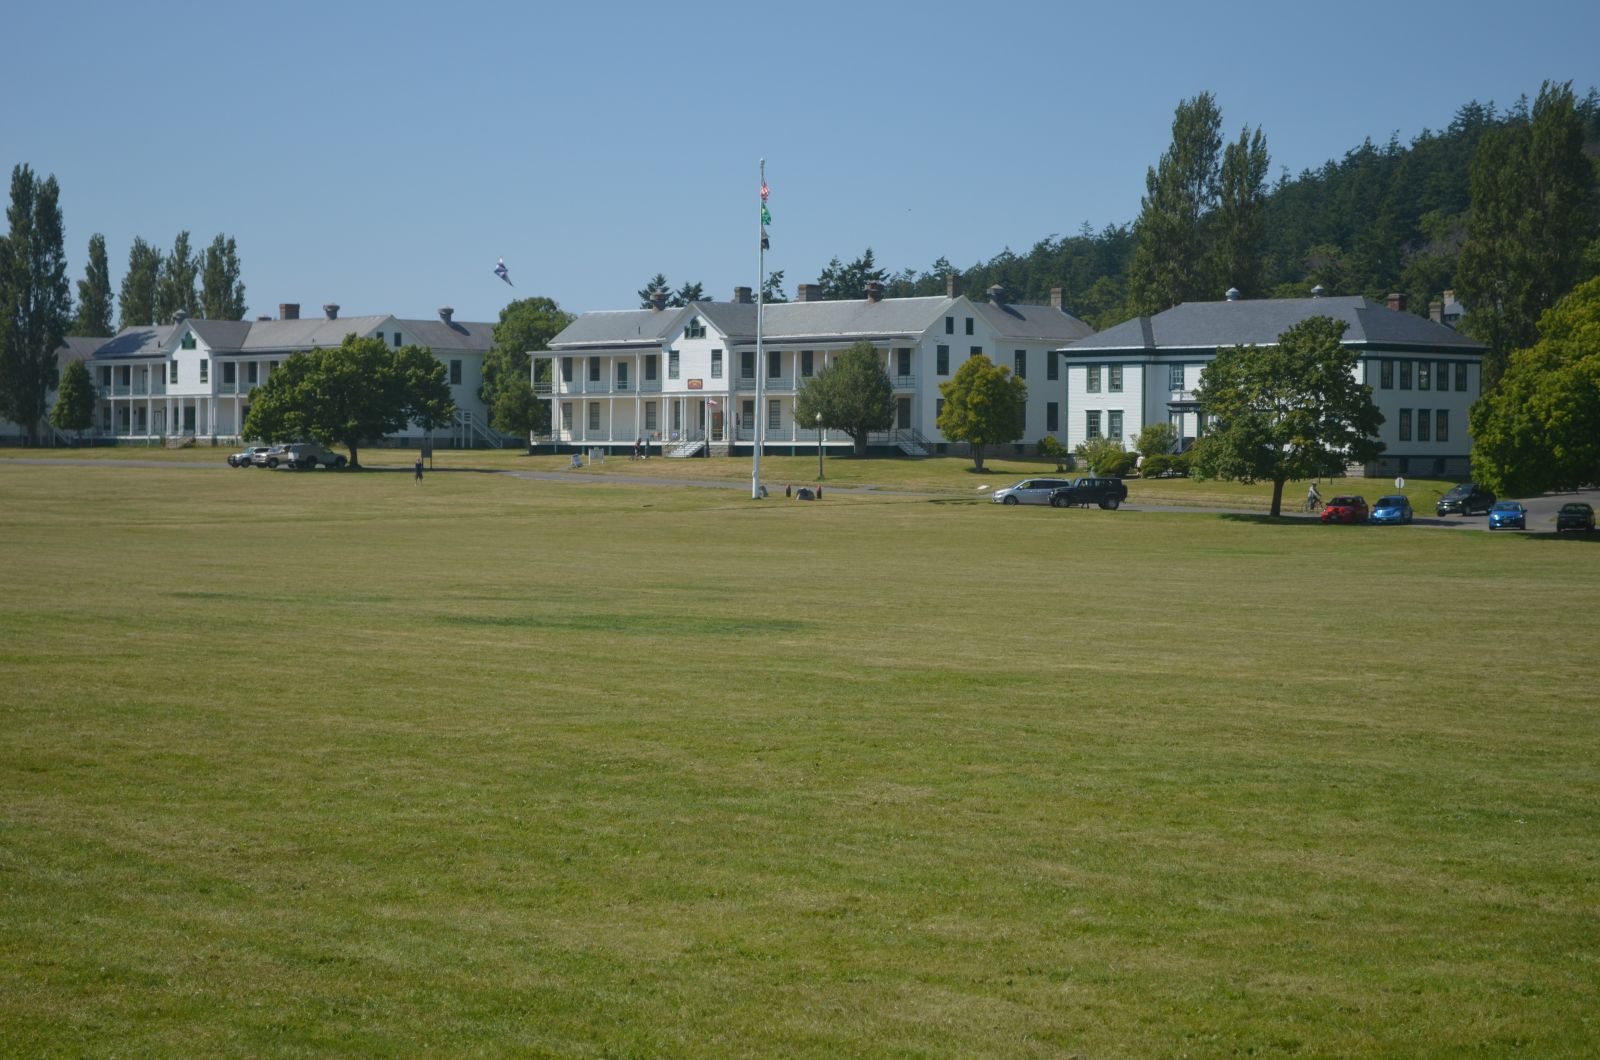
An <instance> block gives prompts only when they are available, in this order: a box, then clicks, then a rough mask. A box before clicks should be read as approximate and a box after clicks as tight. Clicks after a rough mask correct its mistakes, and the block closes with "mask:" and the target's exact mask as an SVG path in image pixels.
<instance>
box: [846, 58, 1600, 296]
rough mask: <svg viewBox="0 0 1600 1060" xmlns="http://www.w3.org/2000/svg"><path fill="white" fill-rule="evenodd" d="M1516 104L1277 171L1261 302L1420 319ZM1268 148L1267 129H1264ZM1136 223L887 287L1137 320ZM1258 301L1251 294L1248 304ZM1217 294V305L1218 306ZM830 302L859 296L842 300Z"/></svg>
mask: <svg viewBox="0 0 1600 1060" xmlns="http://www.w3.org/2000/svg"><path fill="white" fill-rule="evenodd" d="M1528 110H1529V104H1528V101H1527V100H1522V101H1519V102H1518V103H1517V105H1516V106H1514V107H1512V108H1510V109H1509V110H1504V111H1501V110H1497V109H1496V108H1495V106H1494V105H1493V104H1492V103H1491V104H1482V103H1477V102H1473V103H1469V104H1467V105H1466V106H1463V107H1461V108H1460V109H1459V110H1458V111H1457V112H1456V114H1455V117H1454V119H1453V120H1452V121H1451V122H1450V124H1449V125H1448V126H1447V127H1446V128H1444V129H1441V130H1438V131H1432V130H1425V131H1424V132H1423V133H1422V134H1421V135H1419V136H1417V137H1416V138H1415V139H1413V140H1412V141H1411V142H1410V143H1409V144H1404V143H1401V142H1400V141H1399V140H1398V139H1396V138H1391V139H1390V140H1389V141H1388V142H1387V143H1385V144H1382V145H1379V144H1375V143H1373V142H1372V141H1371V140H1368V141H1366V142H1365V143H1363V144H1361V145H1360V146H1358V147H1356V148H1353V149H1352V150H1350V151H1347V152H1346V153H1345V155H1344V157H1342V158H1339V159H1335V160H1330V161H1328V162H1327V163H1326V164H1324V165H1323V166H1321V167H1319V168H1317V169H1314V170H1312V169H1308V170H1305V171H1303V172H1301V173H1300V174H1299V175H1297V176H1290V175H1289V174H1288V173H1287V172H1285V173H1283V174H1282V175H1281V176H1280V177H1279V179H1278V180H1277V182H1276V184H1274V185H1273V186H1272V187H1271V188H1270V189H1269V190H1268V192H1267V194H1266V196H1265V198H1264V201H1263V203H1262V220H1263V225H1262V228H1263V238H1264V245H1263V247H1262V250H1263V272H1264V280H1265V283H1264V286H1263V290H1262V291H1261V292H1255V293H1262V294H1270V295H1274V296H1278V297H1287V296H1296V295H1303V294H1305V293H1307V292H1309V291H1310V289H1311V287H1312V286H1313V285H1315V284H1321V285H1322V286H1323V287H1325V288H1326V289H1327V292H1328V293H1329V294H1366V295H1369V296H1372V297H1374V298H1380V299H1381V298H1382V297H1383V296H1384V295H1386V294H1387V293H1389V292H1391V291H1401V292H1404V293H1405V294H1406V295H1407V296H1408V304H1409V307H1410V308H1411V310H1412V311H1414V312H1417V313H1422V314H1425V313H1426V312H1427V305H1428V301H1429V299H1430V298H1437V297H1438V296H1439V293H1440V292H1441V291H1443V290H1445V289H1447V288H1450V287H1453V286H1455V272H1456V265H1457V258H1458V255H1459V251H1460V247H1461V243H1462V239H1463V237H1464V234H1465V220H1466V213H1467V207H1468V202H1469V183H1470V181H1469V173H1470V170H1471V166H1472V157H1473V152H1474V150H1475V149H1476V148H1477V145H1478V141H1479V140H1480V139H1481V138H1482V137H1483V135H1484V133H1485V132H1487V131H1488V130H1490V129H1494V128H1499V127H1502V126H1506V125H1510V124H1513V123H1516V122H1526V121H1527V120H1528ZM1578 110H1579V113H1580V115H1581V116H1582V119H1583V122H1584V126H1585V140H1586V152H1587V153H1588V154H1589V156H1590V157H1591V158H1593V159H1600V91H1597V90H1595V89H1592V88H1591V89H1590V90H1589V93H1588V95H1587V96H1585V97H1582V98H1581V99H1580V100H1579V101H1578ZM1265 132H1266V139H1267V145H1268V148H1269V149H1270V146H1271V130H1265ZM1133 248H1134V237H1133V225H1132V223H1131V222H1130V223H1128V224H1117V225H1109V226H1107V227H1106V228H1104V229H1102V230H1100V231H1098V232H1097V231H1094V230H1092V229H1091V228H1089V227H1088V226H1087V225H1085V226H1084V227H1083V228H1081V229H1080V230H1079V231H1078V232H1077V233H1076V234H1074V235H1069V236H1058V235H1051V236H1047V237H1045V238H1044V239H1041V240H1040V241H1039V242H1038V243H1036V244H1034V245H1033V246H1032V247H1031V248H1030V249H1028V250H1027V251H1026V252H1025V253H1021V254H1019V253H1015V252H1013V251H1012V250H1010V249H1009V248H1008V249H1006V250H1003V251H1001V252H1000V253H999V254H997V255H995V256H994V257H993V258H991V259H990V260H989V261H986V262H982V263H979V264H976V265H971V266H968V267H966V268H956V267H954V266H952V265H951V263H950V262H948V261H946V260H945V259H943V258H941V259H939V260H938V261H936V262H934V263H933V264H932V265H930V266H929V267H928V268H927V269H925V270H917V269H905V270H903V271H901V272H899V273H892V274H889V275H887V276H886V277H885V279H886V281H887V286H888V292H887V293H889V294H890V295H892V296H906V295H925V294H939V293H943V291H944V289H945V276H946V275H947V274H949V273H951V272H955V273H957V274H958V276H959V279H958V289H959V290H960V291H961V292H962V293H964V294H967V295H969V296H972V297H982V296H983V293H984V292H985V291H986V290H987V289H988V288H989V286H990V285H992V284H997V283H998V284H1000V285H1001V286H1003V287H1005V288H1006V290H1007V292H1008V294H1009V296H1010V297H1012V298H1014V299H1016V300H1017V301H1026V302H1042V301H1045V300H1046V299H1047V298H1048V296H1049V292H1050V289H1051V288H1052V287H1062V288H1064V290H1065V298H1066V304H1067V306H1068V308H1070V309H1071V310H1072V311H1073V312H1074V313H1076V314H1077V315H1078V316H1080V317H1082V318H1083V319H1084V320H1086V321H1087V322H1089V323H1090V324H1092V325H1094V326H1096V327H1105V326H1108V325H1110V324H1113V323H1117V322H1119V321H1121V320H1123V319H1126V318H1127V317H1128V316H1131V315H1133V314H1132V312H1131V311H1130V310H1129V308H1128V268H1129V264H1130V262H1131V260H1132V257H1133ZM864 257H865V258H866V261H865V264H866V266H867V269H866V270H862V269H861V267H860V266H861V265H862V264H863V261H862V259H860V258H858V259H857V260H856V261H854V262H851V263H849V264H844V265H841V264H840V263H839V262H838V261H837V260H835V262H834V263H833V264H832V265H831V266H830V269H829V270H825V272H824V275H823V277H822V280H823V287H824V290H825V291H828V290H830V288H831V287H832V286H833V285H832V284H831V283H830V273H832V274H833V275H836V276H852V277H853V276H856V275H857V274H859V273H861V272H863V271H868V272H870V271H873V262H872V260H871V257H870V251H869V252H868V254H867V255H864ZM1252 293H1253V292H1246V296H1247V297H1248V296H1250V294H1252ZM1222 294H1223V292H1222V291H1221V290H1219V291H1217V292H1216V294H1215V297H1217V298H1221V297H1222ZM834 296H835V297H860V294H859V293H857V292H850V291H844V290H840V291H838V292H837V293H836V294H834Z"/></svg>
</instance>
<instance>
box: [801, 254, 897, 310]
mask: <svg viewBox="0 0 1600 1060" xmlns="http://www.w3.org/2000/svg"><path fill="white" fill-rule="evenodd" d="M888 276H889V273H888V271H887V270H885V269H880V268H878V263H877V262H876V261H875V260H874V259H873V256H872V248H871V247H868V248H867V249H866V250H865V251H863V252H862V255H861V256H860V257H859V258H857V259H856V260H854V261H852V262H851V263H850V264H848V265H842V264H840V263H839V259H838V258H837V257H835V258H834V259H833V260H832V261H830V262H828V264H827V266H826V267H825V268H824V269H823V270H822V275H821V276H819V277H818V278H817V283H818V286H820V287H821V288H822V297H823V300H824V301H830V302H837V301H846V300H849V299H853V298H865V297H866V296H867V284H868V283H872V282H877V283H882V282H883V281H884V280H886V279H888Z"/></svg>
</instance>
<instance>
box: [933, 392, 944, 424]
mask: <svg viewBox="0 0 1600 1060" xmlns="http://www.w3.org/2000/svg"><path fill="white" fill-rule="evenodd" d="M943 415H944V398H934V399H933V419H934V422H935V423H937V422H938V420H939V417H940V416H943Z"/></svg>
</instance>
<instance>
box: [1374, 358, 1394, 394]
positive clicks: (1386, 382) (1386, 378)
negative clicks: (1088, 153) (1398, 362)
mask: <svg viewBox="0 0 1600 1060" xmlns="http://www.w3.org/2000/svg"><path fill="white" fill-rule="evenodd" d="M1378 386H1379V387H1380V388H1381V389H1384V390H1393V389H1394V362H1393V361H1391V360H1389V359H1387V358H1385V359H1384V360H1381V361H1379V362H1378Z"/></svg>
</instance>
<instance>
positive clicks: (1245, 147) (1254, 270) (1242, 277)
mask: <svg viewBox="0 0 1600 1060" xmlns="http://www.w3.org/2000/svg"><path fill="white" fill-rule="evenodd" d="M1270 164H1271V159H1270V158H1269V157H1268V155H1267V140H1266V137H1264V136H1262V135H1261V127H1260V126H1259V125H1258V126H1256V131H1255V134H1254V135H1253V136H1252V135H1251V133H1250V129H1249V127H1248V126H1247V127H1246V128H1244V129H1243V130H1241V131H1240V133H1239V139H1238V140H1237V141H1236V142H1233V143H1229V144H1228V146H1226V147H1225V148H1223V149H1222V170H1221V178H1220V181H1219V186H1218V201H1217V212H1216V215H1215V224H1216V234H1215V246H1214V250H1213V253H1214V255H1215V260H1216V266H1215V269H1214V272H1213V278H1214V283H1213V286H1214V287H1215V288H1216V289H1218V290H1227V289H1228V288H1229V287H1237V288H1238V289H1239V291H1240V292H1241V293H1242V294H1243V295H1244V297H1246V298H1259V297H1261V296H1262V295H1263V294H1264V293H1265V292H1264V291H1263V290H1262V287H1263V282H1262V278H1261V277H1262V242H1263V239H1262V237H1263V234H1264V228H1263V224H1262V216H1261V215H1262V206H1263V203H1264V201H1265V200H1266V196H1267V167H1268V166H1269V165H1270ZM1213 297H1214V296H1213Z"/></svg>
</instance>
